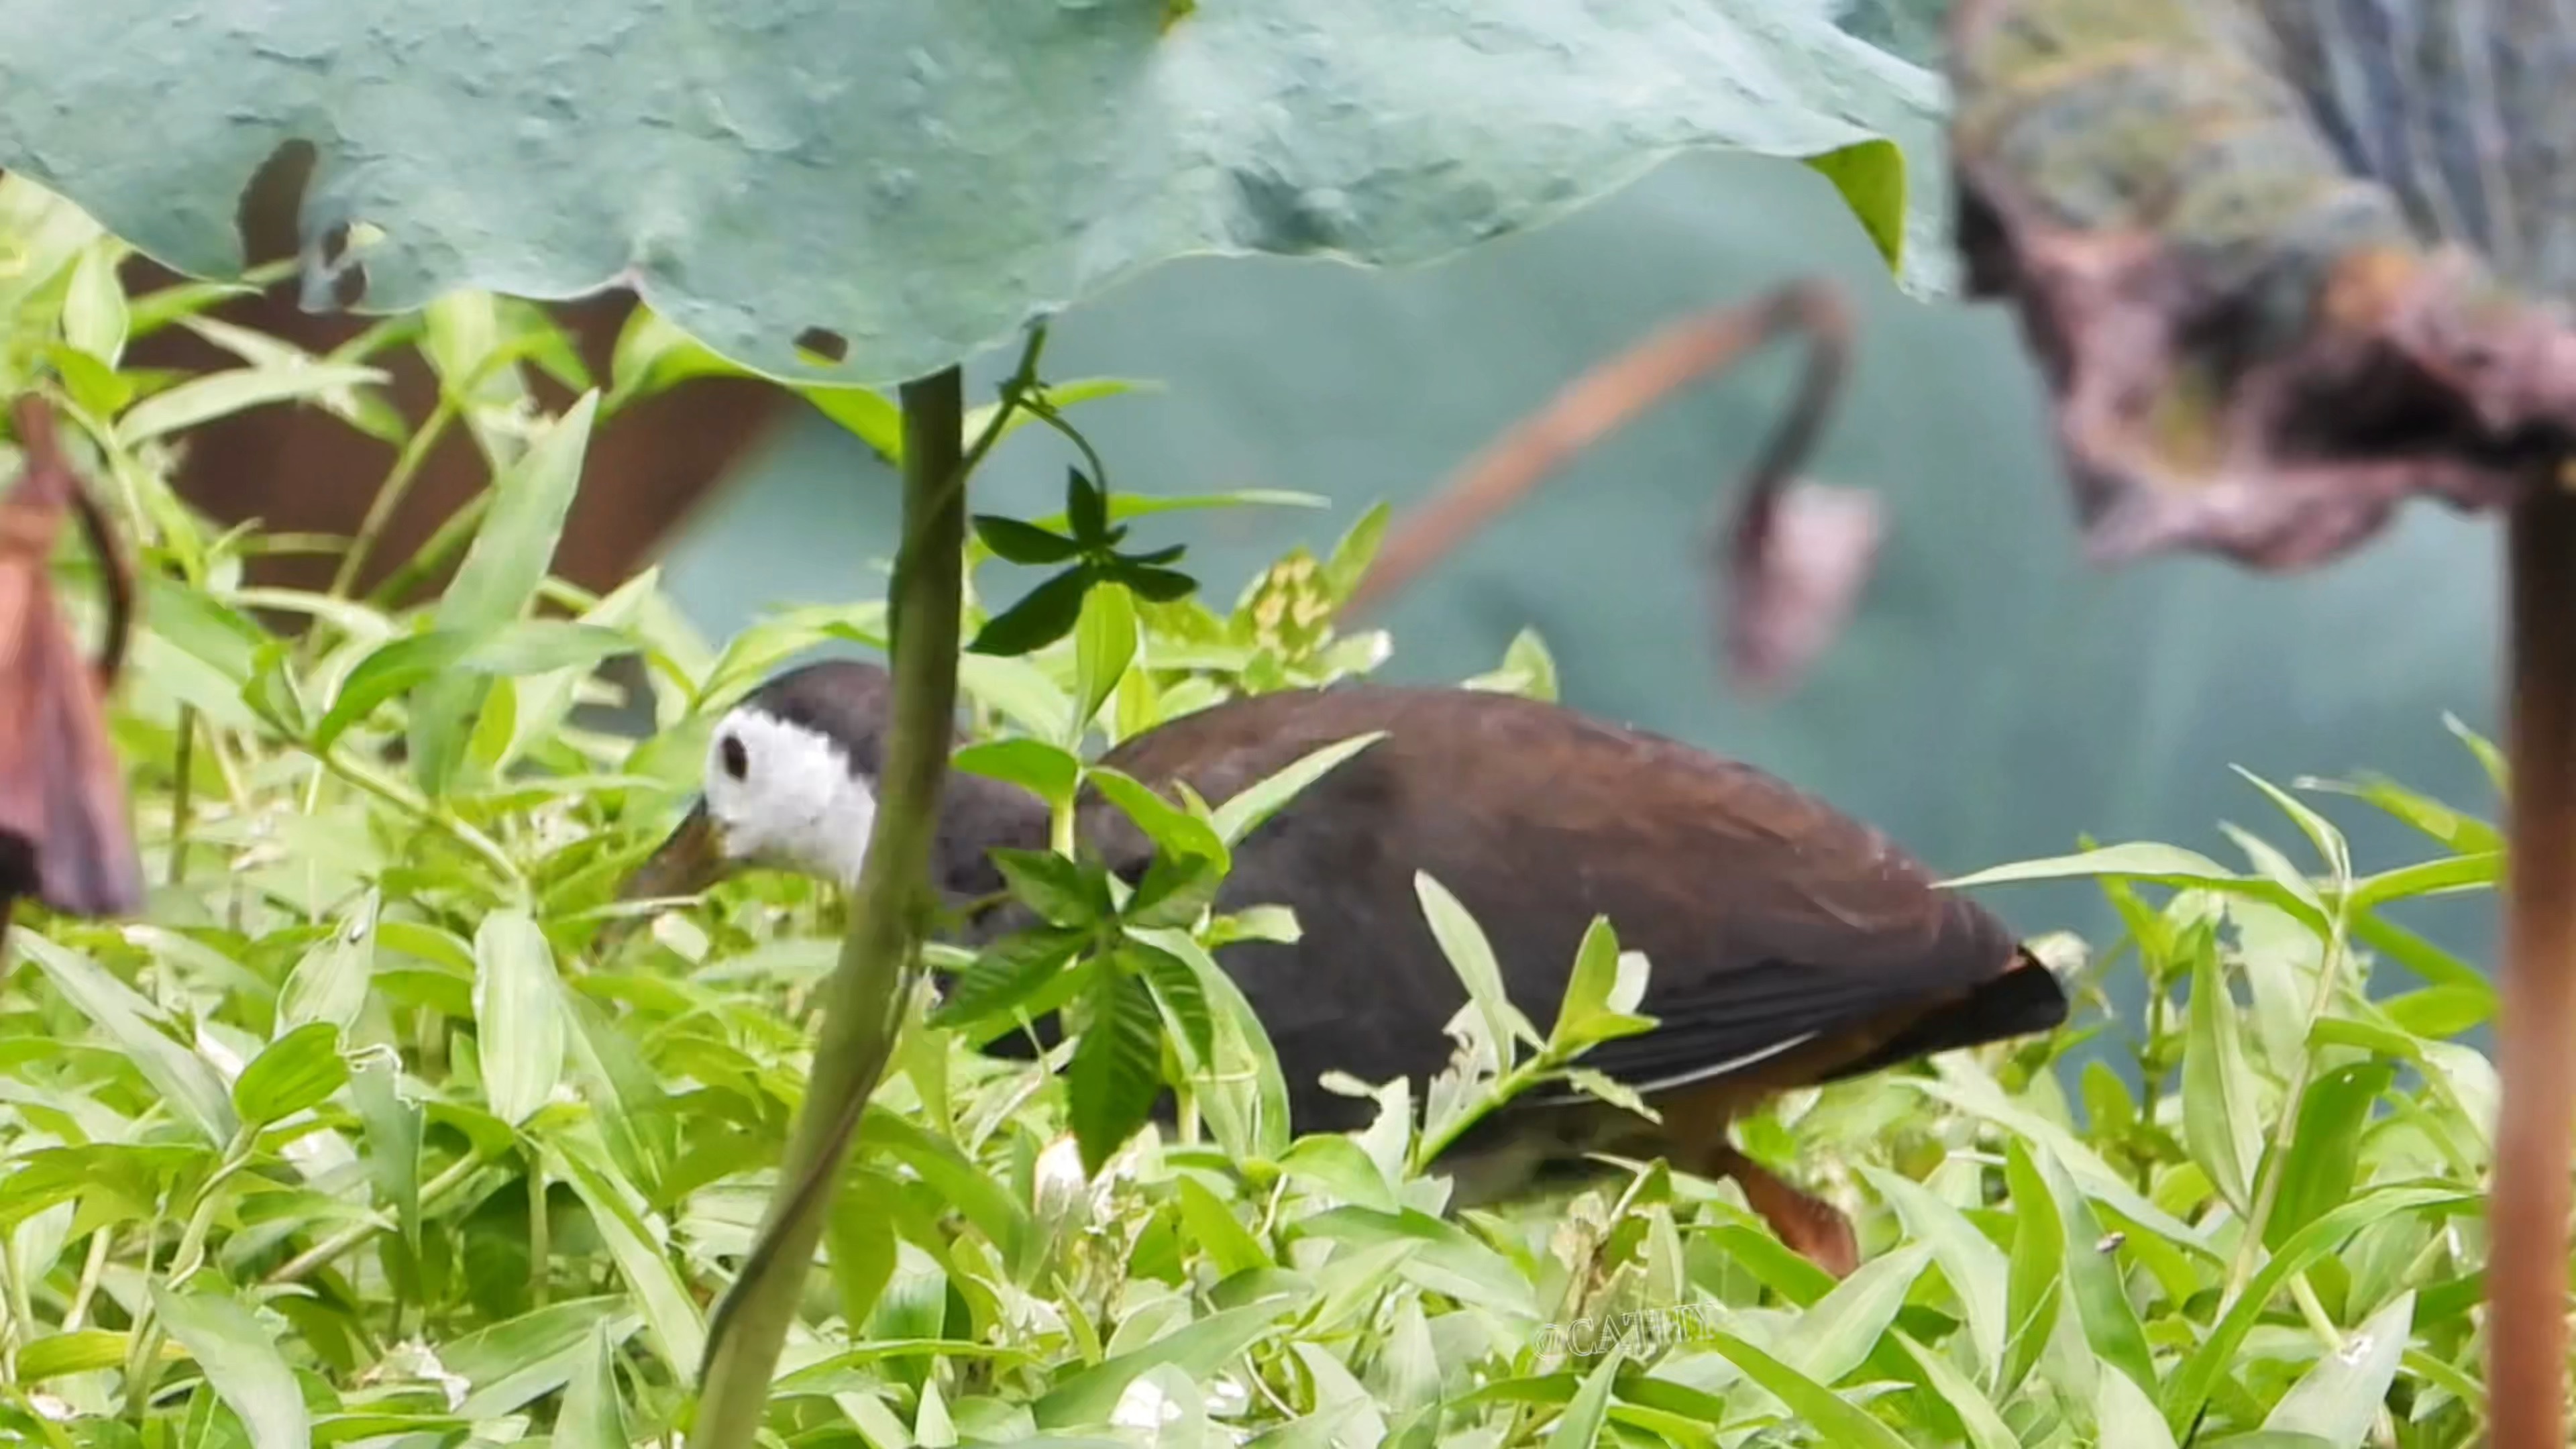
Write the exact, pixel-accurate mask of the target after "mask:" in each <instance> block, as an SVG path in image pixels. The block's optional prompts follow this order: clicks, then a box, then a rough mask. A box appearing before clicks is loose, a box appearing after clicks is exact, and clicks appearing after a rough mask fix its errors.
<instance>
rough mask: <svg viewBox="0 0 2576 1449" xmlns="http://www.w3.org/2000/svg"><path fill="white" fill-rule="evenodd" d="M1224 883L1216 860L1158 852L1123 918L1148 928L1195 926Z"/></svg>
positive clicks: (1146, 868) (1148, 864) (1147, 866)
mask: <svg viewBox="0 0 2576 1449" xmlns="http://www.w3.org/2000/svg"><path fill="white" fill-rule="evenodd" d="M1224 884H1225V872H1224V870H1223V869H1222V868H1220V867H1219V866H1218V864H1217V863H1216V862H1215V861H1213V860H1210V859H1208V858H1207V857H1205V856H1199V855H1178V856H1176V855H1173V854H1171V853H1170V852H1168V851H1161V850H1158V851H1155V852H1154V858H1153V859H1152V860H1150V861H1148V862H1147V863H1146V865H1145V875H1144V878H1143V879H1142V880H1139V881H1138V882H1137V883H1136V893H1135V894H1134V895H1132V896H1129V897H1128V898H1127V906H1126V909H1125V910H1123V911H1121V912H1120V916H1121V917H1122V918H1123V919H1124V920H1125V921H1126V922H1127V923H1128V924H1129V925H1132V926H1141V927H1145V928H1148V929H1159V928H1162V927H1173V926H1177V927H1188V926H1193V925H1196V924H1197V923H1198V919H1199V917H1200V916H1202V915H1204V914H1206V912H1207V908H1208V907H1209V905H1211V904H1212V903H1214V902H1215V900H1216V894H1217V891H1218V890H1219V889H1220V888H1222V887H1223V886H1224Z"/></svg>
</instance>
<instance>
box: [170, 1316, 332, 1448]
mask: <svg viewBox="0 0 2576 1449" xmlns="http://www.w3.org/2000/svg"><path fill="white" fill-rule="evenodd" d="M152 1306H153V1309H154V1311H155V1312H157V1313H159V1314H160V1315H161V1321H162V1322H163V1323H165V1324H167V1325H169V1328H170V1336H171V1337H172V1338H175V1339H177V1340H179V1342H180V1343H181V1344H183V1345H185V1346H186V1348H187V1350H188V1356H189V1357H190V1358H193V1359H195V1360H196V1361H197V1367H198V1368H199V1369H201V1370H203V1371H204V1372H205V1375H206V1383H207V1384H208V1385H209V1386H210V1387H212V1388H213V1389H214V1391H215V1397H217V1398H219V1399H222V1400H223V1401H224V1404H225V1406H226V1407H227V1408H230V1409H231V1410H232V1411H233V1412H234V1413H235V1414H237V1415H239V1416H240V1417H241V1422H242V1428H243V1429H245V1430H247V1431H248V1432H249V1434H250V1442H251V1449H308V1446H309V1445H311V1443H312V1442H313V1423H312V1419H311V1418H310V1416H308V1415H307V1414H306V1413H305V1410H304V1393H303V1390H302V1389H300V1388H299V1387H297V1385H296V1382H295V1371H294V1370H293V1369H290V1368H288V1367H287V1366H286V1357H285V1355H284V1354H282V1353H280V1352H279V1351H278V1346H277V1345H278V1336H277V1333H276V1331H275V1330H273V1329H271V1328H269V1327H268V1326H266V1325H265V1324H262V1323H261V1322H260V1321H259V1319H258V1318H257V1317H256V1316H254V1315H253V1314H252V1313H251V1311H250V1310H249V1309H248V1308H245V1307H243V1306H242V1305H241V1303H239V1302H238V1301H236V1300H234V1299H232V1298H230V1297H217V1296H214V1295H212V1294H200V1293H180V1292H176V1291H173V1290H172V1289H171V1288H170V1287H169V1285H167V1284H165V1283H161V1282H157V1281H156V1282H154V1283H153V1284H152Z"/></svg>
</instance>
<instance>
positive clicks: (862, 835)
mask: <svg viewBox="0 0 2576 1449" xmlns="http://www.w3.org/2000/svg"><path fill="white" fill-rule="evenodd" d="M889 694H890V682H889V680H888V679H887V676H886V672H885V671H884V670H883V669H881V668H879V667H878V666H876V665H873V664H864V663H860V662H858V661H855V660H846V659H833V660H825V661H823V662H821V663H816V664H807V665H802V666H799V667H798V668H795V669H791V670H788V671H787V672H786V673H784V674H780V675H778V676H776V677H775V678H773V679H770V680H769V681H768V682H766V683H764V684H762V685H761V686H760V688H758V689H756V690H754V691H753V692H752V693H750V694H749V695H747V696H745V697H744V699H743V701H742V702H741V703H740V704H738V705H735V706H734V707H733V709H732V710H731V711H730V712H728V713H727V714H726V715H725V717H724V718H723V719H721V720H718V721H717V722H716V727H715V732H714V733H713V734H711V735H710V736H709V737H708V739H707V759H706V776H705V785H704V786H703V793H702V795H701V796H700V798H699V801H698V804H697V806H696V807H695V808H694V809H692V810H691V811H690V812H689V815H688V818H687V819H686V820H684V821H682V822H681V824H680V828H679V829H678V830H676V831H674V832H672V834H671V837H670V838H669V839H668V840H666V841H664V842H663V843H662V845H661V847H660V849H658V850H657V851H655V852H654V855H653V857H652V859H651V860H649V861H647V862H646V863H645V865H644V866H643V867H642V869H641V870H639V871H638V872H637V874H636V877H635V878H634V879H633V880H632V881H630V882H629V884H628V886H627V889H626V891H625V894H626V895H627V896H629V897H636V896H669V895H686V894H690V893H693V892H695V891H698V890H702V889H704V888H705V887H707V886H708V885H711V884H713V883H714V882H715V881H716V880H717V879H719V878H721V877H722V876H723V875H724V874H725V873H726V872H728V871H730V870H732V869H734V868H736V867H739V866H745V865H761V866H771V867H777V868H781V869H787V870H795V871H800V872H803V873H805V874H808V875H817V876H822V877H824V878H825V879H828V880H832V881H836V882H838V883H840V884H842V885H844V886H847V885H851V884H855V883H856V882H857V880H858V876H859V867H860V865H861V864H862V863H864V862H865V860H866V858H867V846H868V830H869V827H870V826H871V825H872V824H874V822H875V820H876V812H877V791H876V782H877V771H878V766H879V764H880V762H881V760H882V758H883V754H884V742H885V729H886V709H887V702H888V698H889Z"/></svg>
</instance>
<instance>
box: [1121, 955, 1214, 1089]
mask: <svg viewBox="0 0 2576 1449" xmlns="http://www.w3.org/2000/svg"><path fill="white" fill-rule="evenodd" d="M1116 967H1117V969H1119V970H1123V971H1127V972H1131V973H1133V974H1134V975H1135V977H1136V979H1137V980H1139V981H1142V982H1144V983H1145V988H1146V989H1147V990H1148V991H1151V992H1152V993H1153V994H1154V1005H1155V1007H1156V1009H1157V1010H1158V1011H1159V1013H1160V1014H1161V1015H1162V1017H1163V1020H1164V1025H1165V1027H1166V1028H1167V1029H1168V1030H1170V1032H1171V1033H1172V1036H1173V1039H1174V1040H1175V1041H1176V1042H1178V1043H1179V1044H1180V1045H1181V1047H1182V1048H1183V1050H1184V1051H1185V1052H1186V1053H1187V1055H1188V1057H1189V1059H1190V1060H1191V1061H1192V1062H1193V1063H1194V1064H1204V1063H1205V1062H1206V1061H1207V1060H1208V1058H1209V1057H1210V1056H1212V1055H1213V1054H1214V1053H1215V1051H1216V1015H1215V1013H1214V1012H1213V1011H1211V1010H1210V1009H1209V1007H1208V999H1207V988H1206V987H1204V986H1201V985H1200V984H1199V978H1198V973H1197V972H1195V971H1193V970H1191V969H1190V965H1189V963H1188V962H1186V961H1183V960H1182V959H1181V958H1180V957H1178V956H1175V955H1173V954H1172V953H1171V952H1169V951H1166V950H1164V949H1163V948H1162V947H1160V946H1156V945H1154V944H1152V943H1151V942H1148V941H1140V940H1137V939H1135V938H1134V937H1129V938H1127V939H1125V940H1122V941H1120V942H1119V943H1118V950H1117V960H1116Z"/></svg>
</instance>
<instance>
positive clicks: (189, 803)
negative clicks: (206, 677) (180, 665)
mask: <svg viewBox="0 0 2576 1449" xmlns="http://www.w3.org/2000/svg"><path fill="white" fill-rule="evenodd" d="M173 765H174V766H175V768H176V770H177V772H178V779H177V781H176V782H175V783H174V784H173V785H172V786H171V790H170V884H172V885H177V884H179V883H180V882H181V881H183V880H186V879H187V878H188V825H189V818H188V817H189V814H190V812H191V810H192V808H193V799H192V797H193V794H194V792H193V791H192V790H191V789H190V788H189V787H190V786H191V785H193V784H194V783H195V782H194V781H192V780H191V779H189V776H191V775H193V774H195V773H196V769H197V708H196V706H195V705H189V704H183V705H181V706H179V747H178V750H177V754H176V758H175V759H174V761H173Z"/></svg>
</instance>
